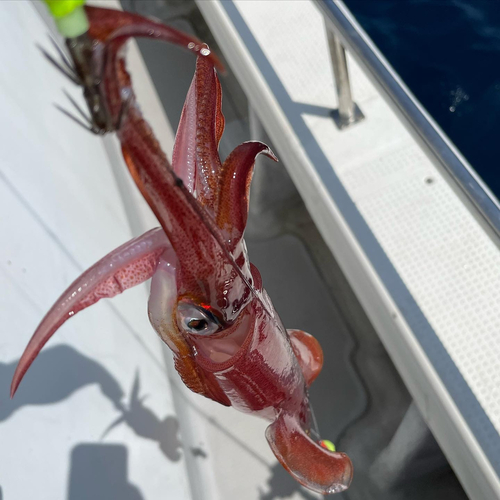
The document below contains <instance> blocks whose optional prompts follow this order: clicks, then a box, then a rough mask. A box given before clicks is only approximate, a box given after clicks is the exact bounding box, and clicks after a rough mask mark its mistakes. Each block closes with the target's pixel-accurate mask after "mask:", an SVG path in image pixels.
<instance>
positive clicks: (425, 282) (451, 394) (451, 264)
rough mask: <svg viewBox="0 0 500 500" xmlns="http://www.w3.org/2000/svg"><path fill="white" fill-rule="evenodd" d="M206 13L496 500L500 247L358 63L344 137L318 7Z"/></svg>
mask: <svg viewBox="0 0 500 500" xmlns="http://www.w3.org/2000/svg"><path fill="white" fill-rule="evenodd" d="M198 6H199V8H200V10H201V11H202V13H203V14H204V16H205V18H206V20H207V22H208V24H209V26H210V28H211V30H212V32H213V33H214V35H215V37H216V39H217V41H218V43H219V45H220V47H221V49H222V51H223V52H224V55H225V56H226V58H227V60H228V61H229V63H230V64H231V67H232V70H233V71H234V73H235V75H236V76H237V77H238V79H239V81H240V84H241V85H242V87H243V89H244V90H245V92H246V94H247V96H248V98H249V100H250V102H251V105H252V107H253V108H254V110H255V111H256V113H257V114H258V116H259V118H260V120H261V121H262V123H263V125H264V127H265V129H266V131H267V132H268V134H269V136H270V137H271V139H272V140H273V143H274V145H275V147H276V148H277V150H278V151H277V153H278V156H279V157H280V158H281V159H282V160H283V162H284V163H285V165H286V167H287V169H288V170H289V173H290V174H291V176H292V178H293V179H294V181H295V184H296V185H297V187H298V189H299V191H300V192H301V194H302V197H303V198H304V201H305V202H306V205H307V206H308V209H309V211H310V212H311V214H312V216H313V218H314V219H315V222H316V224H317V225H318V227H319V229H320V230H321V232H322V235H323V237H324V238H325V241H326V242H327V243H328V244H329V246H330V248H331V249H332V251H333V253H334V255H335V256H336V258H337V260H338V261H339V263H340V264H341V265H342V267H343V269H344V271H345V273H346V275H347V277H348V279H349V280H350V282H351V285H352V286H353V288H354V290H355V291H356V293H357V294H358V297H359V298H360V301H361V302H362V304H363V306H364V307H365V309H366V311H367V313H368V315H369V317H370V319H371V320H372V322H373V324H374V326H375V327H376V329H377V331H378V333H379V335H380V337H381V339H382V340H383V341H384V343H385V346H386V348H387V350H388V351H389V353H390V354H391V356H392V358H393V361H394V362H395V364H396V366H397V367H398V369H399V371H400V373H401V375H402V377H403V378H404V380H405V382H406V384H407V386H408V388H409V390H410V392H411V393H412V395H413V397H414V398H415V400H416V402H417V404H418V406H419V408H420V410H421V412H422V414H423V416H424V418H425V419H426V421H427V423H428V424H429V426H430V428H431V430H432V431H433V433H434V435H435V437H436V439H437V440H438V442H439V443H440V445H441V446H442V448H443V451H444V452H445V454H446V455H447V457H448V459H449V461H450V463H451V465H452V466H453V468H454V469H455V472H456V473H457V475H458V477H459V479H460V481H461V482H462V484H463V486H464V488H465V489H466V491H467V492H468V494H469V495H470V496H471V498H474V499H479V498H498V497H500V479H499V474H500V436H499V431H500V334H499V331H500V314H499V312H498V301H499V298H500V251H499V249H498V247H497V245H496V244H495V243H494V242H493V241H492V239H490V238H489V236H488V234H487V233H486V232H485V231H484V230H483V228H482V226H481V225H480V224H479V223H478V221H477V219H476V218H475V217H474V216H473V215H472V214H471V213H470V212H469V211H468V210H467V209H466V207H465V206H464V205H463V203H462V202H461V201H460V199H459V198H458V196H457V195H456V194H455V192H454V191H453V190H452V189H451V188H450V186H449V185H448V183H447V182H446V181H445V179H444V178H443V177H442V176H441V174H440V173H439V172H438V171H437V170H436V168H435V166H434V165H433V164H432V163H431V161H430V160H429V159H428V158H427V157H426V156H425V155H424V154H423V153H422V151H421V150H420V148H419V146H418V145H417V144H416V143H415V141H414V140H413V139H412V137H411V136H410V135H409V134H408V132H407V131H406V130H405V129H404V128H403V126H402V125H401V123H400V122H399V121H398V119H397V118H396V116H395V115H394V113H393V112H392V111H391V110H390V108H389V106H388V105H387V104H386V103H385V102H384V101H383V99H382V98H381V97H380V95H379V94H378V93H377V91H376V89H375V88H374V87H373V85H372V84H371V83H370V82H369V80H368V78H367V77H366V76H365V75H364V74H363V73H362V71H361V70H360V69H359V67H358V66H357V65H356V63H355V62H354V61H353V60H351V59H349V68H350V71H351V76H352V82H353V94H354V99H355V101H356V102H357V103H358V105H359V107H360V108H361V110H362V112H363V113H364V115H365V116H366V119H365V120H364V121H363V122H361V123H359V124H357V125H355V126H353V127H352V128H350V129H348V130H343V131H339V130H338V129H337V128H336V126H335V124H334V122H333V120H332V119H331V118H330V112H331V110H332V109H334V108H336V107H337V102H336V93H335V89H334V82H333V77H332V70H331V63H330V60H329V55H328V52H327V43H326V35H325V29H324V24H323V20H322V16H321V14H320V12H319V11H317V10H316V8H315V6H314V2H309V1H296V0H293V1H287V2H285V1H281V2H260V1H248V0H244V1H225V2H220V1H213V2H204V1H199V2H198ZM346 451H348V450H346Z"/></svg>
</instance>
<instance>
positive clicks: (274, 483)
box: [259, 463, 340, 500]
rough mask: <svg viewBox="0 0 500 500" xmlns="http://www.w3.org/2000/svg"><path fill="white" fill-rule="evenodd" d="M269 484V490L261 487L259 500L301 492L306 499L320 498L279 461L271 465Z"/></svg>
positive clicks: (285, 496)
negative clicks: (265, 490) (294, 477)
mask: <svg viewBox="0 0 500 500" xmlns="http://www.w3.org/2000/svg"><path fill="white" fill-rule="evenodd" d="M267 485H268V487H269V491H267V492H264V491H262V489H261V488H259V500H278V499H280V498H288V497H290V496H292V495H293V494H294V493H299V494H300V495H301V497H302V498H304V499H305V500H318V498H319V497H318V496H316V495H313V494H312V493H309V492H308V491H307V490H306V489H305V488H303V487H302V486H301V485H300V484H299V483H298V482H297V481H295V479H293V478H292V476H290V474H288V472H287V471H286V470H285V469H284V468H283V467H282V466H281V464H279V463H277V464H275V465H274V466H273V467H271V477H270V478H269V479H268V481H267ZM339 500H340V498H339Z"/></svg>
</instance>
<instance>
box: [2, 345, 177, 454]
mask: <svg viewBox="0 0 500 500" xmlns="http://www.w3.org/2000/svg"><path fill="white" fill-rule="evenodd" d="M16 366H17V361H14V362H12V363H0V424H1V422H3V421H5V420H7V419H8V418H10V417H11V416H12V415H13V414H14V413H15V412H16V411H17V410H19V409H20V408H22V407H24V406H32V405H49V404H55V403H59V402H61V401H63V400H65V399H66V398H68V397H70V396H71V395H72V394H73V393H74V392H75V391H77V390H79V389H81V388H82V387H85V386H87V385H91V384H97V385H98V386H99V387H100V389H101V392H102V394H103V396H104V397H106V398H108V399H109V400H110V401H111V402H112V404H113V406H114V407H115V408H116V409H117V411H119V412H120V413H121V416H120V417H119V418H118V419H117V420H115V421H114V422H113V423H111V424H110V425H109V426H108V428H107V429H106V430H105V431H104V432H103V435H102V438H104V437H105V436H106V435H107V434H108V433H109V432H110V431H111V430H112V429H113V428H114V427H116V426H117V425H119V424H121V423H125V424H126V425H128V426H129V427H130V428H131V429H132V430H133V431H134V433H135V434H136V435H137V436H140V437H142V438H145V439H150V440H153V441H156V442H157V443H158V445H159V447H160V450H161V451H162V453H163V455H165V457H166V458H167V459H168V460H171V461H174V462H176V461H178V460H180V458H181V453H180V450H181V442H180V441H179V438H178V431H179V422H178V420H177V418H175V417H174V416H167V417H165V418H164V419H160V418H159V417H157V416H156V415H155V413H154V412H153V411H152V410H150V409H149V408H147V407H146V406H144V404H143V402H144V400H145V397H139V392H140V380H139V374H138V373H137V374H136V376H135V380H134V384H133V387H132V391H131V395H130V402H129V403H128V404H124V403H123V402H122V400H123V398H124V396H125V394H124V391H123V389H122V388H121V386H120V384H119V383H118V381H117V380H116V379H115V378H114V377H113V375H112V374H111V373H109V372H108V371H107V370H106V369H105V368H104V367H103V366H102V365H100V364H99V363H97V362H96V361H94V360H93V359H91V358H89V357H87V356H84V355H83V354H81V353H79V352H78V351H76V350H75V349H73V348H72V347H69V346H67V345H58V346H55V347H52V348H50V349H46V350H43V351H42V352H41V353H40V354H39V355H38V357H37V360H36V362H35V364H34V365H33V368H32V372H31V373H30V374H28V375H27V376H26V377H25V378H24V380H23V382H22V384H21V385H20V387H19V389H18V391H17V393H16V396H15V397H14V399H12V400H10V399H9V397H8V394H9V386H10V381H11V380H12V376H13V374H14V370H15V368H16ZM34 371H36V374H37V376H33V372H34ZM165 376H166V375H165Z"/></svg>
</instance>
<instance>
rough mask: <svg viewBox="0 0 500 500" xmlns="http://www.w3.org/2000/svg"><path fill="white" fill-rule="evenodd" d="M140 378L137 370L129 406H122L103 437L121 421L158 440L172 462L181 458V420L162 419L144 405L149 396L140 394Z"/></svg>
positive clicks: (140, 433)
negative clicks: (119, 414)
mask: <svg viewBox="0 0 500 500" xmlns="http://www.w3.org/2000/svg"><path fill="white" fill-rule="evenodd" d="M139 394H140V379H139V373H138V372H137V373H136V375H135V379H134V384H133V386H132V390H131V393H130V403H129V404H128V407H127V406H125V405H122V406H121V409H120V411H121V413H122V415H121V416H120V417H119V418H118V419H117V420H115V421H114V422H113V423H111V424H110V425H109V426H108V428H107V429H106V430H105V431H104V433H103V435H102V437H101V439H103V438H104V437H105V436H106V435H108V434H109V433H110V432H111V431H112V430H113V429H114V428H115V427H116V426H118V425H120V424H121V423H125V424H127V425H128V426H129V427H130V428H131V429H132V430H133V431H134V432H135V433H136V434H137V435H138V436H141V437H143V438H145V439H150V440H152V441H157V442H158V444H159V445H160V449H161V451H162V453H163V454H164V455H165V456H166V457H167V458H168V459H169V460H171V461H172V462H177V461H178V460H180V458H181V453H180V450H181V446H182V445H181V442H180V441H179V439H178V437H177V436H178V432H179V421H178V420H177V419H176V418H175V417H172V416H167V417H166V418H164V419H163V420H160V419H159V418H158V417H157V416H156V415H155V414H154V413H153V411H151V410H150V409H149V408H147V407H146V406H144V405H143V401H144V400H145V399H146V398H147V396H142V397H140V396H139Z"/></svg>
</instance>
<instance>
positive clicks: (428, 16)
mask: <svg viewBox="0 0 500 500" xmlns="http://www.w3.org/2000/svg"><path fill="white" fill-rule="evenodd" d="M344 1H345V3H346V5H347V6H348V7H349V9H350V10H351V12H352V13H353V14H354V15H355V17H356V19H357V20H358V22H359V23H360V24H361V25H362V26H363V28H364V29H365V31H366V32H367V33H368V34H369V35H370V37H371V38H372V40H373V41H374V42H375V44H376V45H377V46H378V48H379V49H380V50H381V51H382V53H383V54H384V55H385V57H386V58H387V59H388V61H389V62H390V63H391V65H392V66H393V67H394V68H395V69H396V71H397V72H398V73H399V75H400V76H401V77H402V78H403V80H404V81H405V83H406V84H407V85H408V87H410V89H411V90H412V92H413V93H414V94H415V95H416V97H417V98H418V99H419V101H420V102H421V103H422V104H423V105H424V106H425V108H426V109H427V110H428V111H429V112H430V114H431V115H432V116H433V117H434V119H435V120H436V121H437V122H438V123H439V125H440V126H441V128H442V129H443V130H444V131H445V132H446V134H447V135H448V137H450V139H451V140H452V141H453V142H454V143H455V145H456V146H457V147H458V149H460V151H461V152H462V154H463V155H464V156H465V157H466V158H467V159H468V161H469V162H470V163H471V165H472V166H473V167H474V168H475V170H476V171H477V172H478V173H479V175H480V176H481V177H482V178H483V180H484V181H485V182H486V183H487V184H488V186H489V187H490V189H491V190H492V191H493V192H494V193H495V194H496V196H497V197H498V198H500V0H344Z"/></svg>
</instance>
